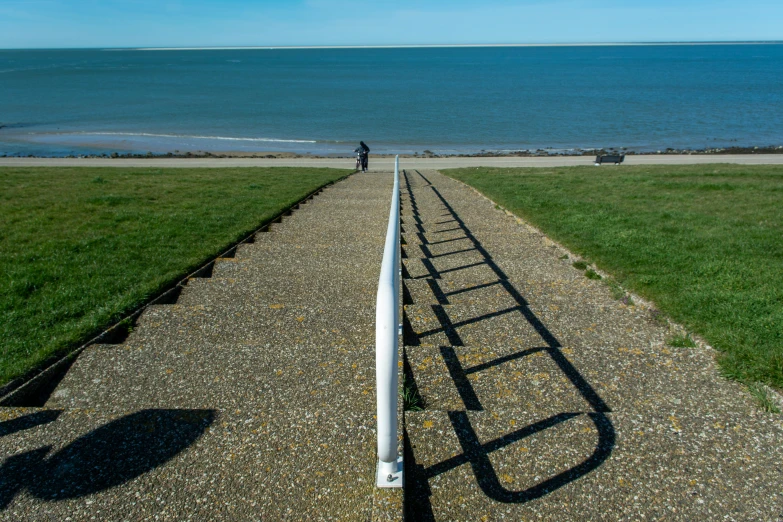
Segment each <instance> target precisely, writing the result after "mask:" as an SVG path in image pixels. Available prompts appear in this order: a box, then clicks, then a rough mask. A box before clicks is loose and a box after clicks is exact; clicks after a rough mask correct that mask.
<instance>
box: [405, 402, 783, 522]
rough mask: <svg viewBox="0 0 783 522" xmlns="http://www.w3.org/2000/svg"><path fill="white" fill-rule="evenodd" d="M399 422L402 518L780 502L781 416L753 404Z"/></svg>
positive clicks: (764, 513) (774, 512)
mask: <svg viewBox="0 0 783 522" xmlns="http://www.w3.org/2000/svg"><path fill="white" fill-rule="evenodd" d="M406 433H407V442H408V448H409V453H408V455H407V460H406V470H407V473H408V474H407V476H406V480H407V481H408V482H407V484H408V487H409V497H408V505H409V506H412V507H414V508H413V509H414V510H415V512H413V513H409V514H410V515H411V517H410V518H411V519H413V520H476V519H477V517H479V518H480V517H481V516H486V517H487V519H488V520H502V519H506V520H533V519H535V520H639V519H648V518H649V519H669V518H671V519H676V520H709V519H714V518H718V517H721V518H722V517H724V516H730V518H733V519H736V520H775V518H776V517H777V516H778V515H779V512H780V507H781V505H783V496H782V495H781V492H780V491H779V489H780V488H779V487H778V485H779V484H780V483H781V482H783V468H781V467H780V466H779V465H778V464H777V463H779V462H781V461H782V460H783V446H781V445H779V444H775V443H774V442H773V441H775V440H781V439H780V438H781V437H783V426H782V425H781V423H780V422H779V421H778V420H775V419H774V418H773V417H770V416H768V415H766V414H763V413H761V412H748V411H730V410H722V411H720V412H714V411H712V409H711V408H710V407H709V406H706V405H703V406H702V407H700V408H696V409H693V408H691V407H681V406H675V405H668V404H667V405H663V406H662V407H661V408H659V409H656V410H647V411H639V412H613V413H595V412H590V411H562V412H559V413H556V414H553V415H544V416H542V415H540V414H538V413H537V412H525V411H523V410H520V411H504V412H502V413H498V412H494V411H481V412H473V411H468V412H462V411H453V412H442V411H423V412H407V413H406ZM716 469H719V470H720V473H715V470H716ZM477 476H478V477H479V478H478V479H477ZM762 477H763V478H762Z"/></svg>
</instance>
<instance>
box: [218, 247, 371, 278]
mask: <svg viewBox="0 0 783 522" xmlns="http://www.w3.org/2000/svg"><path fill="white" fill-rule="evenodd" d="M368 250H371V252H370V253H369V254H368V255H367V256H366V257H364V258H363V257H362V256H360V255H357V254H353V255H352V253H351V252H346V253H345V255H343V256H342V257H337V256H331V255H330V256H324V257H316V256H312V255H297V254H296V253H294V252H293V251H292V253H291V255H290V256H261V255H259V256H258V257H257V258H256V257H255V255H254V256H253V258H252V259H249V258H232V259H221V260H219V261H218V262H216V263H215V265H214V268H213V270H212V277H229V278H234V279H239V278H241V277H243V275H244V276H249V275H252V276H253V277H269V278H275V279H277V280H279V281H281V282H282V281H285V280H286V278H294V279H300V280H312V281H315V280H317V279H319V278H328V279H334V280H341V279H343V278H345V279H349V278H358V279H363V278H370V279H372V278H375V279H377V276H378V274H379V273H380V260H381V259H382V255H380V254H379V253H378V251H377V250H375V249H368ZM372 250H375V255H372ZM370 260H372V261H376V260H377V262H378V263H377V266H373V265H371V264H370V263H369V262H368V261H370Z"/></svg>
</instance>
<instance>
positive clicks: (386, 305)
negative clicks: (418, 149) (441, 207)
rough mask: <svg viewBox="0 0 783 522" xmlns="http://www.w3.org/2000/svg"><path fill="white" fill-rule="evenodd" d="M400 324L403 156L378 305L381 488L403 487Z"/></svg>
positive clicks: (397, 164)
mask: <svg viewBox="0 0 783 522" xmlns="http://www.w3.org/2000/svg"><path fill="white" fill-rule="evenodd" d="M399 324H400V158H399V156H397V157H396V158H395V160H394V190H393V192H392V201H391V210H390V211H389V226H388V228H387V229H386V246H385V247H384V249H383V263H382V264H381V277H380V280H379V281H378V298H377V301H376V308H375V380H376V386H377V393H376V395H377V400H378V467H377V470H376V476H375V484H376V486H377V487H379V488H400V487H402V457H401V456H400V455H399V452H398V451H397V400H398V394H399V379H398V377H397V375H398V372H399V368H398V361H399V356H398V352H397V351H398V348H399Z"/></svg>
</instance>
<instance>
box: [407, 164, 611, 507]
mask: <svg viewBox="0 0 783 522" xmlns="http://www.w3.org/2000/svg"><path fill="white" fill-rule="evenodd" d="M415 172H416V174H418V176H420V177H421V178H422V179H423V180H424V181H425V183H426V184H425V185H424V187H425V188H427V189H429V190H431V191H432V192H433V193H434V194H435V196H436V197H437V198H438V200H439V201H440V203H441V204H442V205H443V207H444V208H445V209H446V211H447V214H445V215H444V216H443V217H448V218H450V219H447V220H445V221H441V223H452V222H453V223H455V224H456V225H457V227H456V228H451V229H449V230H448V231H450V232H452V231H457V230H459V231H461V232H462V234H463V235H464V237H459V238H453V239H448V240H445V241H438V242H437V243H441V242H446V241H448V242H456V241H459V243H458V244H455V247H456V248H458V250H457V251H455V252H451V253H449V254H440V255H439V256H433V255H432V253H431V251H430V249H429V248H428V246H427V245H428V244H435V243H431V242H429V241H428V239H427V238H426V237H425V232H426V231H425V229H424V226H423V222H422V220H421V218H420V215H419V210H418V206H417V203H416V197H415V195H414V194H413V191H412V190H411V185H410V180H409V177H408V176H409V173H408V172H404V176H405V185H406V188H407V191H408V194H409V198H410V206H411V209H412V212H413V221H414V223H413V224H414V225H415V228H416V231H415V232H416V236H417V237H418V239H419V240H420V241H421V243H422V244H421V250H422V252H423V253H424V256H425V257H424V258H422V259H421V261H422V264H423V265H424V267H425V268H426V270H427V272H428V273H427V274H426V275H425V276H420V277H418V278H417V279H425V280H426V282H427V284H428V286H429V288H430V290H431V292H432V296H433V299H434V301H435V302H436V303H437V304H431V305H430V306H431V307H432V310H433V312H434V314H435V317H436V318H437V320H438V323H440V327H438V328H435V329H432V330H428V331H424V332H415V331H414V329H413V327H412V325H411V323H410V321H409V320H408V318H407V317H405V316H404V317H403V332H404V333H403V335H404V344H405V346H406V347H408V346H418V345H420V343H421V341H420V340H421V339H422V338H426V337H428V336H431V335H434V334H436V333H443V334H445V335H446V337H447V339H448V341H449V344H450V346H441V347H440V352H441V357H442V358H443V361H444V363H445V365H446V368H447V369H448V372H449V375H450V377H451V379H452V381H453V382H454V385H455V387H456V388H457V391H458V393H459V395H460V397H461V399H462V402H463V403H464V406H465V410H467V411H471V410H472V411H482V410H483V409H484V408H483V407H482V405H481V401H480V399H479V397H478V395H477V394H476V391H475V390H474V389H473V387H472V385H471V384H470V380H469V379H468V375H470V374H473V373H478V372H481V371H484V370H487V369H489V368H492V367H496V366H499V365H502V364H505V363H507V362H510V361H513V360H517V359H521V358H525V357H528V356H531V355H533V354H537V353H540V352H545V353H547V354H548V355H549V356H550V357H551V358H552V360H553V361H554V362H555V363H556V364H557V366H558V368H559V369H560V371H561V372H562V373H563V374H564V375H565V376H566V377H567V378H568V380H569V381H570V382H571V384H572V385H573V386H574V388H575V389H576V390H577V391H578V392H579V393H580V394H581V396H582V397H583V398H584V399H585V401H587V403H588V404H589V405H590V407H591V408H592V411H589V412H562V413H559V414H556V415H553V416H551V417H549V418H547V419H543V420H540V421H538V422H535V423H533V424H530V425H528V426H525V427H523V428H521V429H517V430H515V431H512V432H510V433H507V434H506V435H504V436H502V437H500V438H498V439H495V440H492V441H489V442H486V443H484V444H481V443H480V440H479V437H478V435H477V434H476V431H475V429H474V428H473V426H472V425H471V423H470V419H469V417H468V414H467V411H450V412H448V416H449V420H450V422H451V426H452V428H453V430H454V433H455V434H456V436H457V438H458V440H459V443H460V446H461V448H462V454H460V455H457V456H455V457H452V458H451V459H448V460H446V461H443V462H440V463H438V464H435V465H432V466H430V467H427V468H425V467H423V466H422V465H418V464H417V463H416V460H415V455H414V452H413V450H412V448H411V447H410V442H409V438H408V435H407V432H406V433H405V440H406V455H405V459H406V460H405V465H406V468H407V476H408V484H409V488H407V489H408V490H409V491H406V497H407V498H406V505H408V506H413V507H412V508H411V509H412V510H411V511H409V513H408V518H411V519H415V520H433V519H434V515H433V512H432V506H431V504H430V501H429V497H430V496H431V493H430V489H429V480H431V479H433V478H435V477H437V476H438V475H440V474H442V473H445V472H447V471H450V470H452V469H454V468H456V467H458V466H461V465H463V464H470V466H471V468H472V470H473V474H474V476H475V477H476V481H477V483H478V486H479V487H480V488H481V490H482V491H483V492H484V494H485V495H487V496H488V497H490V498H492V499H493V500H496V501H498V502H504V503H516V504H521V503H525V502H529V501H531V500H534V499H536V498H540V497H542V496H545V495H547V494H548V493H550V492H552V491H554V490H556V489H558V488H561V487H563V486H565V485H566V484H568V483H570V482H573V481H574V480H576V479H578V478H580V477H582V476H584V475H586V474H587V473H590V472H591V471H593V470H595V469H596V468H598V467H599V466H600V465H601V464H602V463H603V462H604V461H606V459H608V458H609V456H610V455H611V453H612V450H613V449H614V446H615V431H614V426H613V425H612V422H611V421H610V420H609V418H608V417H607V415H606V414H607V413H609V412H611V410H610V409H609V407H608V406H607V404H606V403H605V402H604V401H603V399H602V398H601V397H600V396H599V395H598V393H597V392H596V391H595V389H594V388H593V387H592V386H591V385H590V383H588V382H587V380H586V379H585V378H584V377H583V376H582V374H581V373H579V371H578V370H577V369H576V367H574V366H573V364H572V363H571V362H570V361H569V360H568V358H567V357H566V356H565V354H563V352H562V351H561V350H560V348H561V344H560V342H559V341H558V340H557V338H556V337H555V336H554V335H553V334H552V332H550V331H549V329H548V328H547V327H546V326H545V325H544V324H543V323H542V322H541V320H540V319H539V318H538V317H537V316H536V315H535V314H534V313H533V311H532V310H531V309H530V307H529V305H528V302H527V301H526V300H525V298H524V297H523V296H522V294H521V293H520V292H519V291H518V290H517V289H516V288H515V287H514V285H513V284H512V283H511V281H510V280H509V278H508V276H507V275H506V274H505V273H504V272H503V270H502V269H501V268H500V267H498V266H497V264H496V263H495V262H494V260H493V259H492V256H491V255H490V254H489V252H487V251H486V250H485V248H484V247H483V246H482V244H481V243H480V242H479V241H478V240H477V239H476V238H475V237H474V236H473V234H472V232H471V231H470V229H469V228H468V227H467V226H466V225H465V223H464V222H463V221H462V219H461V218H460V217H459V215H458V214H457V212H456V211H455V210H454V209H453V208H452V207H451V205H450V204H449V203H448V201H447V200H446V199H445V198H444V197H443V196H442V195H441V193H440V192H439V191H438V189H437V188H436V187H435V186H433V185H432V184H431V183H430V181H429V180H428V179H427V178H426V177H424V176H423V175H422V174H421V173H420V172H418V171H415ZM410 232H413V231H412V230H411V231H410ZM438 232H441V231H438ZM468 251H477V252H478V253H479V254H480V255H481V258H482V259H481V261H479V262H473V263H469V264H466V265H464V266H459V267H455V268H450V269H448V270H443V271H440V272H439V271H438V270H437V269H436V268H435V266H434V264H433V263H432V261H431V259H434V258H435V257H442V256H444V255H451V254H457V253H461V252H468ZM481 265H485V266H487V267H489V268H490V269H491V270H492V272H493V273H494V274H495V276H496V280H495V281H491V282H485V283H482V284H477V285H476V286H474V287H471V288H465V289H461V290H457V291H452V292H445V291H443V289H442V288H441V285H440V283H439V280H440V279H441V276H442V275H443V274H444V273H446V272H455V271H459V270H466V269H469V268H471V267H474V266H481ZM403 278H407V279H411V276H410V274H409V273H408V271H407V270H405V269H403ZM495 285H497V286H500V287H502V288H503V289H504V290H505V291H506V293H507V294H508V295H509V296H510V297H512V298H513V300H514V301H515V302H516V306H513V307H510V308H507V309H503V310H495V311H492V312H491V313H487V314H485V315H481V316H478V317H471V318H469V319H466V320H462V321H459V322H453V321H452V320H451V318H450V317H449V314H448V311H447V308H445V307H444V305H448V304H449V296H451V295H455V294H458V293H466V292H470V291H474V290H479V289H482V288H486V287H489V286H495ZM405 292H406V295H407V296H408V301H409V302H408V303H406V304H411V301H412V300H411V299H410V293H409V292H408V291H407V290H405ZM514 313H517V314H520V315H521V316H522V318H524V320H525V321H527V322H528V323H529V324H530V325H531V326H532V327H533V328H534V329H535V331H536V332H537V333H538V334H539V336H540V337H541V339H542V340H543V341H544V343H545V346H540V347H531V348H528V349H526V350H522V351H519V352H517V353H513V354H510V355H505V356H503V357H499V358H497V359H495V360H493V361H489V362H485V363H482V364H480V365H476V366H474V367H471V368H465V367H464V366H463V365H462V363H461V362H460V360H459V358H458V357H457V350H456V349H455V347H461V346H465V343H464V342H463V340H462V338H461V337H460V335H459V328H460V327H461V326H465V325H467V324H474V323H477V322H480V321H485V320H488V319H491V318H493V317H498V316H501V315H506V314H514ZM406 370H407V372H406V374H407V373H410V375H406V379H408V380H409V381H410V382H411V384H412V386H413V387H414V388H416V389H418V387H417V386H416V382H415V375H414V374H413V372H412V371H411V369H410V367H409V365H408V364H407V361H406ZM582 415H587V416H588V417H589V418H590V419H591V420H592V422H593V424H594V425H595V428H596V430H597V434H598V441H597V442H596V445H595V449H594V451H593V453H592V454H591V455H589V456H588V457H587V458H586V459H585V460H584V461H582V462H581V463H578V464H576V465H574V466H572V467H571V468H569V469H567V470H565V471H563V472H561V473H558V474H556V475H554V476H552V477H549V478H546V479H544V480H542V481H541V482H539V483H537V484H535V485H533V486H531V487H529V488H527V489H525V490H522V491H509V490H507V489H506V488H504V487H503V486H502V485H501V483H500V481H499V480H498V477H497V474H496V473H495V470H494V468H493V466H492V463H491V461H490V458H489V455H490V454H491V453H492V452H494V451H497V450H499V449H501V448H504V447H506V446H508V445H510V444H512V443H514V442H516V441H519V440H522V439H524V438H526V437H530V436H531V435H534V434H536V433H540V432H543V431H545V430H548V429H550V428H554V427H555V426H557V425H559V424H561V423H564V422H566V421H569V420H571V419H574V418H576V417H579V416H582ZM414 510H415V512H414Z"/></svg>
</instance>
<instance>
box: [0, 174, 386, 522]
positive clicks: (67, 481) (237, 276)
mask: <svg viewBox="0 0 783 522" xmlns="http://www.w3.org/2000/svg"><path fill="white" fill-rule="evenodd" d="M392 181H393V180H392V175H391V173H389V172H378V173H372V174H357V175H354V176H351V177H349V178H347V179H345V180H343V181H341V182H339V183H336V184H335V185H332V186H330V187H328V188H326V189H325V190H324V191H323V192H322V193H321V194H320V195H318V196H317V197H316V198H315V199H314V200H312V201H310V202H308V203H307V204H306V205H303V206H302V207H301V208H300V209H298V210H296V211H295V212H294V213H293V215H291V216H289V217H285V218H283V220H282V222H281V223H276V224H273V225H272V226H271V227H270V228H269V231H268V232H263V233H259V234H257V240H256V241H255V242H254V243H249V244H245V245H242V246H241V248H239V249H238V251H237V255H236V257H234V258H229V259H220V260H218V261H217V262H216V265H215V267H214V270H213V273H212V277H211V278H209V279H194V280H192V281H191V282H190V283H189V284H188V285H186V286H185V287H184V288H183V290H182V293H181V295H180V296H179V299H178V301H177V303H175V304H167V305H153V306H150V307H149V308H147V309H146V310H145V311H144V313H143V314H142V315H141V317H140V318H139V319H138V321H137V324H136V325H135V327H134V329H133V331H132V332H131V333H130V335H129V336H128V337H127V339H125V340H124V341H123V342H122V344H114V345H110V344H96V345H92V346H89V347H88V348H86V349H85V350H84V351H83V352H82V353H81V354H80V355H79V357H78V358H77V359H76V361H75V362H74V363H73V365H72V366H71V368H70V370H69V371H68V372H67V373H66V374H65V376H64V377H63V378H62V380H61V381H60V382H59V383H58V384H57V386H56V387H55V388H54V389H53V390H52V392H51V395H49V397H48V400H47V401H46V403H45V404H44V405H43V406H42V407H36V408H21V407H17V408H14V407H5V408H0V416H2V417H0V448H1V449H2V454H3V457H4V461H3V464H2V467H1V468H0V469H1V470H2V471H0V492H2V493H1V494H0V520H38V519H48V518H51V519H59V520H65V519H66V518H67V517H70V519H71V520H89V519H94V518H99V519H103V520H140V519H147V518H156V519H169V520H188V519H203V520H250V519H259V518H262V519H270V520H368V519H371V518H374V519H390V520H391V519H394V518H395V517H394V516H393V515H389V513H388V512H386V511H384V508H386V509H387V510H388V509H392V510H393V509H397V510H398V512H400V511H399V510H401V504H400V502H399V501H395V499H394V498H388V497H380V498H376V496H377V495H376V494H375V488H374V472H375V459H376V455H375V419H374V413H375V403H374V393H375V391H374V385H375V383H374V375H373V369H374V359H375V354H374V350H373V319H374V317H373V311H374V298H375V291H376V285H377V281H378V275H379V271H380V261H381V256H382V248H383V238H384V232H385V229H386V221H387V213H388V204H389V194H390V193H391V185H392ZM396 518H399V517H396Z"/></svg>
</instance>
